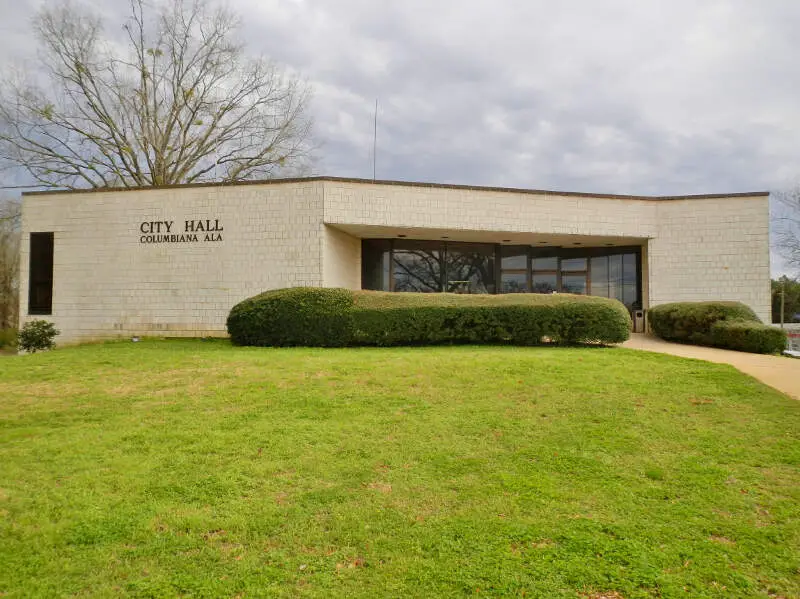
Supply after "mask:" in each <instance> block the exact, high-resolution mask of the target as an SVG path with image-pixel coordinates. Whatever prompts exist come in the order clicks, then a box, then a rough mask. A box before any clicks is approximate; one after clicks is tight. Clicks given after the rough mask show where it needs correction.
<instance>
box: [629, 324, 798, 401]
mask: <svg viewBox="0 0 800 599" xmlns="http://www.w3.org/2000/svg"><path fill="white" fill-rule="evenodd" d="M622 347H626V348H628V349H639V350H643V351H651V352H657V353H660V354H672V355H673V356H681V357H684V358H695V359H697V360H706V361H707V362H718V363H720V364H730V365H731V366H734V367H736V368H738V369H739V370H741V371H742V372H744V373H745V374H749V375H750V376H753V377H755V378H757V379H758V380H760V381H761V382H763V383H766V384H767V385H769V386H770V387H774V388H775V389H778V390H779V391H783V392H784V393H786V395H789V396H790V397H794V398H795V399H800V360H797V359H795V358H788V357H783V356H764V355H761V354H748V353H745V352H738V351H731V350H727V349H717V348H715V347H701V346H699V345H682V344H680V343H669V342H668V341H664V340H662V339H659V338H658V337H653V336H651V335H643V334H641V333H633V334H632V335H631V338H630V339H629V340H628V341H626V342H625V343H623V344H622Z"/></svg>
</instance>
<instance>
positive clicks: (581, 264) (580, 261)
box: [561, 258, 586, 272]
mask: <svg viewBox="0 0 800 599" xmlns="http://www.w3.org/2000/svg"><path fill="white" fill-rule="evenodd" d="M561 270H562V272H563V271H580V270H586V258H567V259H564V260H562V261H561Z"/></svg>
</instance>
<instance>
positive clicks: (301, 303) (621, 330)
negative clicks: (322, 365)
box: [228, 288, 631, 346]
mask: <svg viewBox="0 0 800 599" xmlns="http://www.w3.org/2000/svg"><path fill="white" fill-rule="evenodd" d="M630 328H631V320H630V316H629V315H628V311H627V310H626V309H625V307H624V306H623V305H622V304H621V303H619V302H617V301H615V300H608V299H604V298H597V297H586V296H571V295H535V294H513V295H511V294H509V295H455V294H442V293H437V294H425V293H384V292H374V291H356V292H352V291H348V290H345V289H319V288H295V289H282V290H278V291H270V292H267V293H263V294H261V295H259V296H256V297H254V298H250V299H247V300H244V301H243V302H241V303H240V304H237V305H236V306H234V308H233V310H231V314H230V316H229V317H228V332H229V333H230V335H231V339H232V340H233V342H234V343H236V344H238V345H268V346H287V345H307V346H344V345H378V346H396V345H435V344H457V343H509V344H514V345H538V344H541V343H544V342H555V343H566V344H574V343H591V342H594V343H620V342H622V341H625V340H626V339H627V338H628V337H629V334H630Z"/></svg>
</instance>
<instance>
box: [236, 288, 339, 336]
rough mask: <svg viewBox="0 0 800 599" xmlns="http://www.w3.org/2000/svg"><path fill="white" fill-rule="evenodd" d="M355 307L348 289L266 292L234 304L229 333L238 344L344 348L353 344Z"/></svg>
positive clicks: (299, 289)
mask: <svg viewBox="0 0 800 599" xmlns="http://www.w3.org/2000/svg"><path fill="white" fill-rule="evenodd" d="M352 306H353V294H352V292H351V291H348V290H346V289H326V288H319V287H293V288H290V289H277V290H275V291H267V292H265V293H262V294H261V295H257V296H255V297H251V298H249V299H246V300H244V301H242V302H240V303H238V304H236V305H235V306H234V307H233V309H232V310H231V312H230V314H229V315H228V321H227V327H228V333H229V334H230V336H231V340H232V341H233V343H235V344H236V345H257V346H275V347H289V346H298V345H300V346H311V347H341V346H345V345H349V344H350V337H351V332H352V317H351V310H350V309H351V308H352Z"/></svg>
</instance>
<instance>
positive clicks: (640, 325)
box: [633, 310, 644, 333]
mask: <svg viewBox="0 0 800 599" xmlns="http://www.w3.org/2000/svg"><path fill="white" fill-rule="evenodd" d="M633 332H634V333H644V310H634V311H633Z"/></svg>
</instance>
